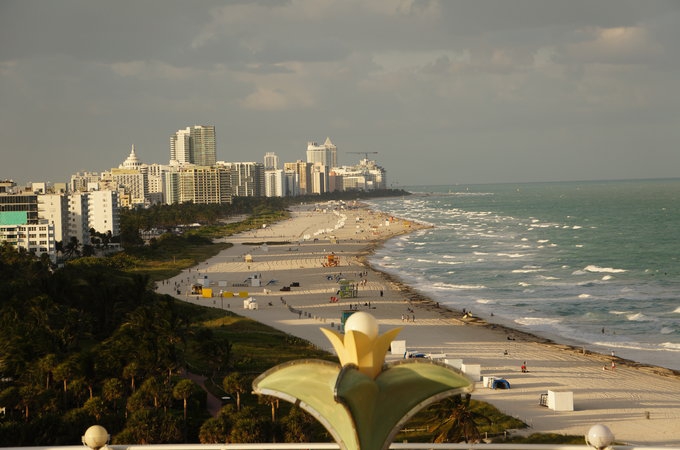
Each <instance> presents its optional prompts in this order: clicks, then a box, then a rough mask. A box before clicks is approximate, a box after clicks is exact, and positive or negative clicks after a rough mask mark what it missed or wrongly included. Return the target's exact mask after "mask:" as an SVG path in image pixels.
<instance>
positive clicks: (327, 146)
mask: <svg viewBox="0 0 680 450" xmlns="http://www.w3.org/2000/svg"><path fill="white" fill-rule="evenodd" d="M307 162H308V163H312V164H316V163H319V164H321V165H324V166H326V167H328V168H332V167H335V166H337V165H338V148H337V147H336V146H335V145H333V143H332V142H331V138H329V137H327V138H326V142H324V143H323V145H319V144H317V143H316V142H308V143H307Z"/></svg>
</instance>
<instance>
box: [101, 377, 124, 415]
mask: <svg viewBox="0 0 680 450" xmlns="http://www.w3.org/2000/svg"><path fill="white" fill-rule="evenodd" d="M124 394H125V388H124V387H123V382H122V381H120V380H119V379H118V378H109V379H107V380H105V381H104V384H103V385H102V397H103V398H104V400H106V401H107V402H113V411H114V412H117V409H118V408H117V404H116V403H117V401H118V400H119V399H121V398H123V395H124Z"/></svg>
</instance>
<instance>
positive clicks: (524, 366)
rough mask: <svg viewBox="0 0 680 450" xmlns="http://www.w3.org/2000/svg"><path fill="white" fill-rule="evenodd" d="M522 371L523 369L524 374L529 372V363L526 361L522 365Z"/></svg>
mask: <svg viewBox="0 0 680 450" xmlns="http://www.w3.org/2000/svg"><path fill="white" fill-rule="evenodd" d="M521 369H522V372H523V373H526V372H527V362H526V361H524V362H523V363H522V367H521Z"/></svg>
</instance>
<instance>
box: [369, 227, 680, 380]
mask: <svg viewBox="0 0 680 450" xmlns="http://www.w3.org/2000/svg"><path fill="white" fill-rule="evenodd" d="M389 239H391V238H389ZM386 241H387V240H385V241H382V243H378V244H377V245H375V246H373V249H372V250H371V252H372V251H373V250H375V248H377V247H379V246H380V245H382V244H384V243H385V242H386ZM363 259H364V262H365V264H366V266H367V267H370V268H371V270H372V271H374V272H376V273H378V274H380V276H382V277H383V278H385V279H386V280H387V281H388V282H390V283H392V284H394V285H395V286H397V287H398V289H399V290H401V291H402V292H405V293H408V295H407V296H408V297H409V298H410V299H411V300H412V301H419V302H421V303H422V304H423V305H424V307H425V308H434V309H439V310H441V314H442V316H443V317H446V318H449V319H452V320H458V321H460V322H465V323H468V324H474V325H477V326H481V327H487V328H492V329H499V330H503V331H504V332H506V333H507V335H508V336H509V337H510V336H511V337H512V338H513V339H520V340H523V341H525V342H535V343H539V344H543V345H546V346H553V347H555V348H556V349H559V350H563V349H567V350H569V351H572V352H574V353H578V354H582V355H586V356H587V355H590V356H591V357H593V358H595V359H597V360H599V361H602V362H611V360H612V359H614V360H615V361H617V363H618V365H621V364H625V365H626V366H627V367H632V368H637V369H640V370H647V371H650V372H652V373H654V374H656V375H660V376H668V377H678V379H680V370H675V369H671V368H668V367H663V366H658V365H654V364H647V363H642V362H639V361H635V360H632V359H628V358H622V357H620V356H613V357H612V356H611V355H607V354H605V353H601V352H597V351H593V350H584V346H579V345H577V344H570V343H560V342H559V341H557V340H555V339H554V338H550V337H546V336H541V335H539V334H535V333H531V332H528V331H523V330H519V329H517V328H513V327H512V326H509V325H505V324H502V323H498V322H494V321H489V320H486V319H482V318H480V317H475V318H474V320H463V319H461V317H462V316H463V311H460V310H456V309H454V308H451V307H450V306H441V305H439V303H438V302H436V301H435V300H433V299H432V298H431V297H429V296H428V295H427V294H424V293H422V292H420V291H418V290H417V289H415V288H414V287H412V286H411V285H409V284H406V283H405V282H404V281H402V280H401V279H399V277H398V276H395V275H392V274H390V273H388V272H385V271H383V270H380V269H377V268H375V266H373V265H372V264H371V263H370V261H368V260H369V258H368V256H367V257H365V258H363Z"/></svg>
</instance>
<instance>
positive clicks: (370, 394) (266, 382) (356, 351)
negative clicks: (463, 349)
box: [253, 312, 472, 450]
mask: <svg viewBox="0 0 680 450" xmlns="http://www.w3.org/2000/svg"><path fill="white" fill-rule="evenodd" d="M321 331H323V333H324V334H325V335H326V337H327V338H328V339H329V340H330V341H331V344H332V345H333V347H334V348H335V351H336V353H337V355H338V358H339V359H340V366H338V365H337V364H334V363H330V362H327V361H321V360H311V359H306V360H297V361H291V362H289V363H284V364H281V365H279V366H276V367H274V368H272V369H270V370H268V371H266V372H265V373H263V374H262V375H260V376H259V377H257V378H256V379H255V381H253V390H254V391H255V393H257V394H263V395H271V396H275V397H279V398H281V399H284V400H287V401H290V402H292V403H294V404H296V405H298V406H300V407H301V408H303V409H305V410H306V411H308V412H309V413H311V414H312V415H313V416H314V417H315V418H316V419H317V420H319V421H320V422H321V423H322V424H323V425H324V426H325V427H326V429H327V430H328V431H329V432H330V433H331V435H332V436H333V438H334V439H335V440H336V442H337V443H338V444H339V445H340V448H341V449H342V450H386V449H387V448H388V447H389V446H390V443H391V442H392V440H393V439H394V436H395V435H396V434H397V432H398V431H399V429H400V428H401V426H402V425H403V424H404V423H405V422H406V421H408V419H410V418H411V417H412V416H413V415H414V414H415V413H417V412H418V411H420V410H421V409H423V408H424V407H426V406H428V405H430V404H431V403H434V402H437V401H439V400H441V399H443V398H446V397H450V396H452V395H455V394H457V393H461V392H470V391H472V383H471V382H470V380H468V379H467V378H466V377H465V376H464V375H462V374H461V373H460V372H458V371H457V370H455V369H454V368H452V367H450V366H448V365H445V364H441V363H437V362H435V361H432V360H429V359H408V360H406V359H404V360H399V361H397V362H392V363H388V364H385V354H386V353H387V349H388V348H389V346H390V343H391V342H392V339H394V338H395V337H396V335H397V334H399V332H400V331H401V329H400V328H397V329H393V330H390V331H388V332H386V333H385V334H383V335H379V334H378V322H377V321H376V320H375V318H374V317H373V316H372V315H370V314H368V313H366V312H355V313H354V314H352V315H351V316H350V317H349V318H348V319H347V321H346V323H345V334H344V336H343V335H342V334H340V333H337V332H335V331H332V330H328V329H324V328H322V329H321Z"/></svg>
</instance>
